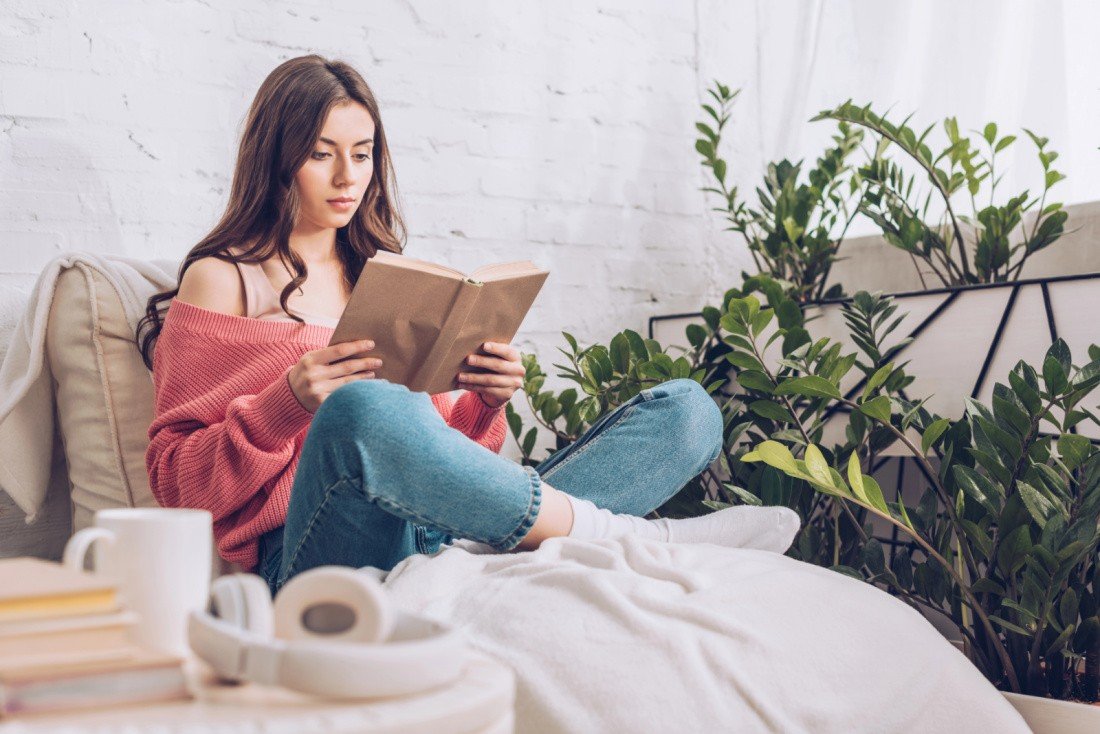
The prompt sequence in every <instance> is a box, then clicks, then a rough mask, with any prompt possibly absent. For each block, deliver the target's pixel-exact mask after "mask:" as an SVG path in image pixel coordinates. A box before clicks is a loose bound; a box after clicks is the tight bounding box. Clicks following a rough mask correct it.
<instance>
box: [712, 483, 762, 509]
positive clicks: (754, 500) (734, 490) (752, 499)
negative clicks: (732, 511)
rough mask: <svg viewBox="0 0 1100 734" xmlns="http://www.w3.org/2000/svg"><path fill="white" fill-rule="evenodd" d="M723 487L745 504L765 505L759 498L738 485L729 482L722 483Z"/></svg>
mask: <svg viewBox="0 0 1100 734" xmlns="http://www.w3.org/2000/svg"><path fill="white" fill-rule="evenodd" d="M722 486H723V487H725V488H726V489H727V490H728V491H729V492H730V493H731V494H733V495H734V496H736V497H737V498H738V499H740V500H741V501H742V502H744V503H745V504H746V505H756V506H759V505H762V504H764V503H763V502H762V501H761V499H760V498H759V497H757V496H756V495H755V494H753V493H752V492H750V491H748V490H747V489H743V488H741V487H738V486H737V485H734V484H730V483H729V482H722Z"/></svg>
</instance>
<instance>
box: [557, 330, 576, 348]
mask: <svg viewBox="0 0 1100 734" xmlns="http://www.w3.org/2000/svg"><path fill="white" fill-rule="evenodd" d="M561 334H562V336H564V337H565V341H567V342H569V346H570V347H572V349H573V354H576V353H577V340H576V339H574V338H573V335H572V334H570V333H569V332H566V331H563V332H562V333H561Z"/></svg>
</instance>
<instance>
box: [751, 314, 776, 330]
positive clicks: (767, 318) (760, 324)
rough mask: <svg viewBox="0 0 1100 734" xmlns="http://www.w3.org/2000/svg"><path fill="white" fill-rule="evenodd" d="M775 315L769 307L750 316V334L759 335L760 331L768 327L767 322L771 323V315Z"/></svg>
mask: <svg viewBox="0 0 1100 734" xmlns="http://www.w3.org/2000/svg"><path fill="white" fill-rule="evenodd" d="M774 316H775V311H773V310H772V309H770V308H766V309H764V310H763V311H760V312H759V313H757V314H756V315H755V316H753V318H752V335H753V336H759V335H760V332H762V331H763V330H764V329H766V328H768V324H770V323H771V320H772V317H774Z"/></svg>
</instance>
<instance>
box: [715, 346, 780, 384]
mask: <svg viewBox="0 0 1100 734" xmlns="http://www.w3.org/2000/svg"><path fill="white" fill-rule="evenodd" d="M726 361H727V362H729V363H730V364H732V365H736V366H737V367H740V368H741V369H743V370H756V371H757V372H763V371H764V365H762V364H760V360H758V359H757V358H756V357H754V356H752V355H751V354H746V353H745V352H730V353H729V354H727V355H726ZM768 382H769V384H770V383H771V380H769V381H768Z"/></svg>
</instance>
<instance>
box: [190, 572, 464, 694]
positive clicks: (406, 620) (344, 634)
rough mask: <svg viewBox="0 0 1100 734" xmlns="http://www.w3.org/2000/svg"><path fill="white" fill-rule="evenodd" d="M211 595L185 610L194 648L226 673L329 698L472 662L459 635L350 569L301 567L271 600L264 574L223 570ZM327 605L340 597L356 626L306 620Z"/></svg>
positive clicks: (452, 671) (430, 682)
mask: <svg viewBox="0 0 1100 734" xmlns="http://www.w3.org/2000/svg"><path fill="white" fill-rule="evenodd" d="M288 592H289V593H288ZM210 596H211V599H210V601H211V604H210V607H211V608H210V609H209V610H208V611H205V610H204V611H198V610H196V611H192V612H191V614H190V615H189V618H188V638H189V641H190V643H191V647H192V649H193V650H194V651H195V653H196V654H197V655H198V656H199V657H201V658H202V659H203V660H205V661H206V662H207V663H209V664H210V665H211V667H213V669H214V670H215V671H216V672H217V673H218V674H219V675H220V676H222V677H223V678H226V679H228V680H236V681H241V680H248V681H253V682H255V683H260V684H264V685H281V686H285V687H287V688H291V689H294V690H297V691H301V692H303V693H310V694H315V695H320V696H326V697H333V698H374V697H379V696H395V695H407V694H410V693H416V692H419V691H423V690H427V689H429V688H434V687H436V686H440V685H444V684H446V683H449V682H452V681H453V680H456V679H457V678H458V677H459V675H461V673H462V670H463V668H464V667H465V664H466V660H467V653H468V651H467V648H466V645H465V640H464V639H463V637H462V635H460V634H459V633H458V632H457V631H455V630H453V629H451V628H450V627H448V626H446V625H443V624H441V623H439V622H436V621H433V620H430V619H427V618H423V617H418V616H415V615H412V614H407V613H405V612H400V611H398V612H395V611H394V610H393V609H392V608H391V606H390V604H389V600H388V599H387V598H386V597H385V592H384V591H383V590H382V587H381V584H380V583H379V582H378V581H377V580H376V579H374V578H373V577H371V576H369V575H367V574H365V573H361V572H358V571H354V570H352V569H348V568H343V567H336V566H321V567H318V568H315V569H311V570H309V571H305V572H303V573H301V574H299V575H298V576H295V577H294V578H293V579H291V580H290V581H289V582H288V583H287V584H286V585H285V586H284V587H283V588H282V589H281V590H280V591H279V593H278V594H277V595H276V597H275V603H274V607H273V606H272V603H271V599H270V591H269V589H268V586H267V584H266V582H264V581H263V580H262V579H261V578H260V577H259V576H256V575H255V574H233V575H230V576H222V577H220V578H218V579H217V580H215V582H214V584H213V585H212V587H211V595H210ZM322 605H329V606H330V608H331V606H332V605H336V606H337V607H341V606H342V607H343V611H342V613H341V614H340V615H337V616H338V617H339V618H341V619H346V618H347V617H348V612H349V611H350V613H351V616H352V617H353V621H352V623H351V625H350V626H347V627H346V629H343V630H336V631H325V632H319V631H317V630H316V629H310V628H309V627H308V626H307V624H306V622H305V620H306V618H307V617H308V616H309V613H310V610H311V609H314V610H315V609H316V608H318V607H320V606H322ZM272 629H274V630H275V636H274V637H272V636H271V634H270V630H272Z"/></svg>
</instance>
